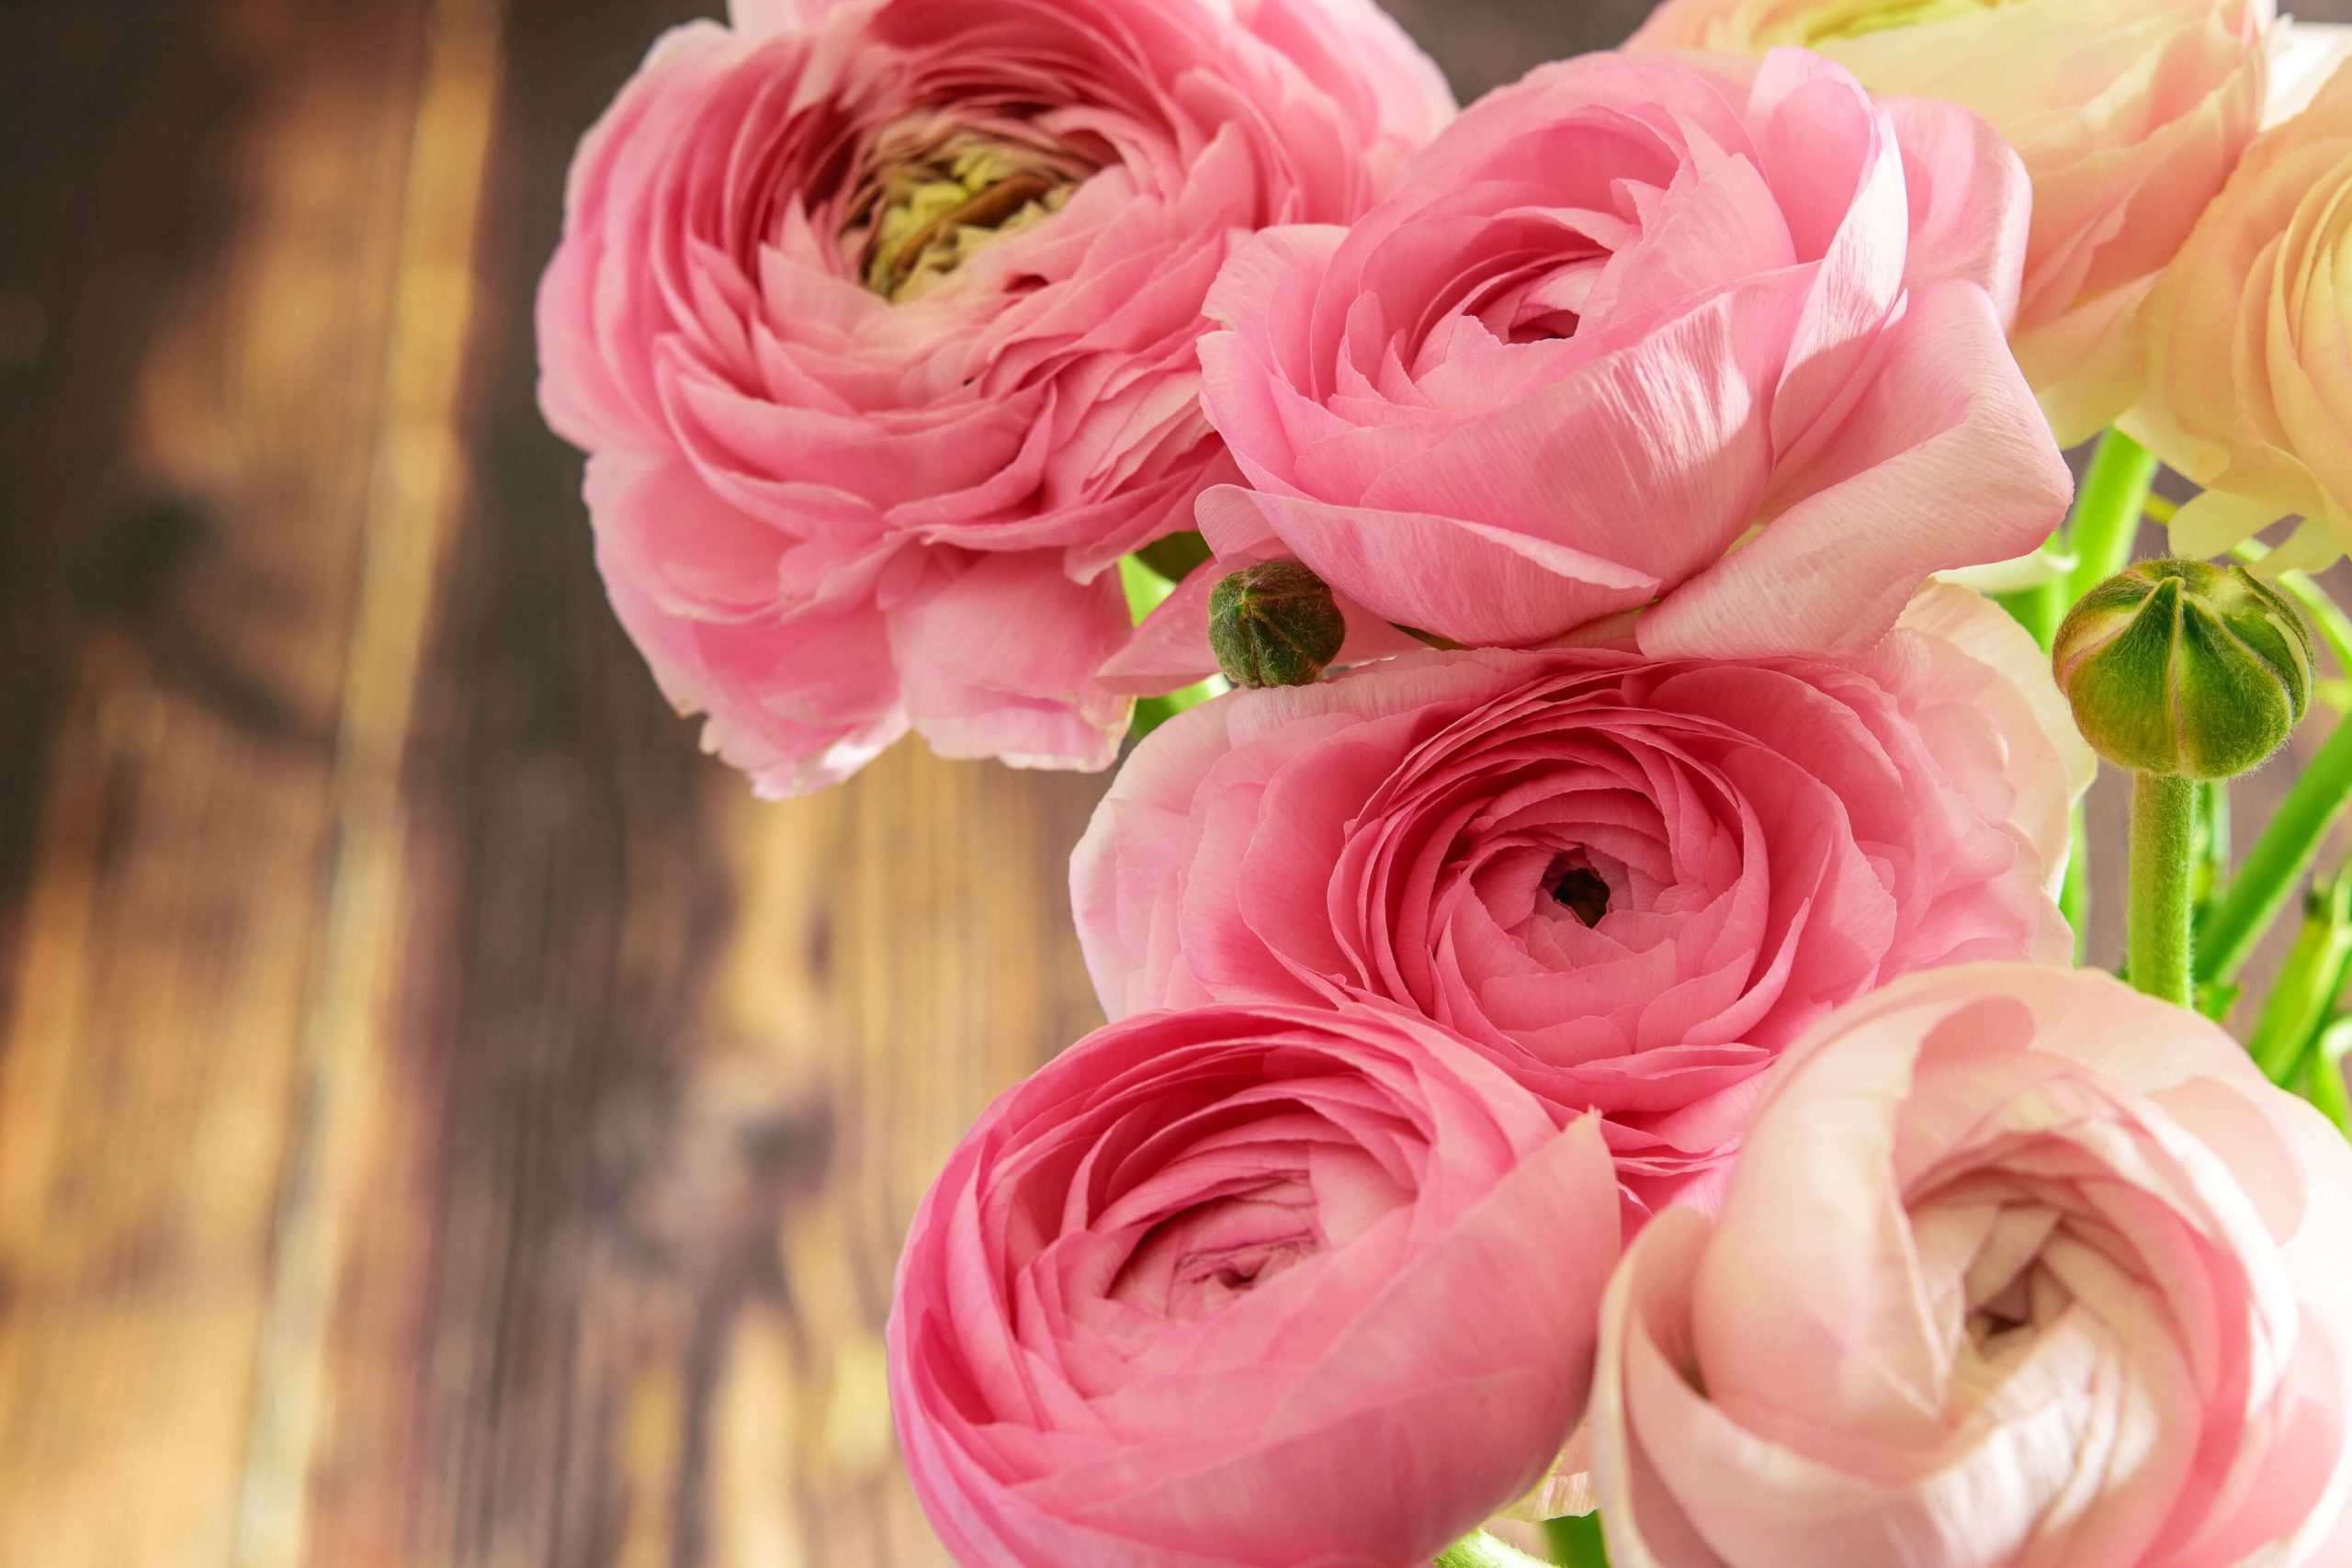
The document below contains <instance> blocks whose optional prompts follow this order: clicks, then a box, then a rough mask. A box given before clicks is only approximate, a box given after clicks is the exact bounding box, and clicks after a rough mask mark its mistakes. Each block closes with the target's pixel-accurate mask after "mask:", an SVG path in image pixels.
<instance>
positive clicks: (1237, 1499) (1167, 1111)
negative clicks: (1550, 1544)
mask: <svg viewBox="0 0 2352 1568" xmlns="http://www.w3.org/2000/svg"><path fill="white" fill-rule="evenodd" d="M1618 1224H1619V1201H1618V1197H1617V1191H1616V1181H1615V1178H1614V1175H1613V1173H1612V1171H1611V1165H1610V1160H1609V1156H1608V1152H1607V1149H1606V1147H1605V1145H1604V1144H1603V1142H1602V1139H1601V1136H1600V1128H1599V1126H1598V1124H1597V1123H1595V1122H1590V1121H1587V1122H1584V1123H1582V1124H1580V1125H1578V1126H1576V1127H1572V1128H1570V1129H1568V1130H1567V1131H1566V1132H1565V1133H1560V1132H1556V1131H1555V1121H1554V1118H1553V1116H1552V1115H1551V1114H1550V1113H1549V1112H1548V1111H1546V1109H1545V1108H1544V1106H1543V1105H1542V1104H1541V1103H1540V1102H1539V1101H1538V1100H1535V1098H1534V1097H1533V1096H1532V1095H1530V1094H1528V1093H1527V1092H1526V1091H1525V1090H1524V1089H1520V1088H1519V1087H1518V1086H1516V1085H1515V1084H1513V1083H1512V1082H1511V1081H1510V1079H1509V1078H1508V1077H1505V1076H1504V1075H1503V1074H1501V1073H1500V1072H1498V1071H1497V1070H1496V1069H1495V1068H1494V1067H1493V1066H1490V1065H1489V1064H1487V1062H1486V1061H1484V1060H1483V1059H1482V1058H1481V1057H1480V1056H1479V1055H1477V1054H1476V1052H1475V1051H1473V1050H1471V1049H1470V1048H1469V1047H1468V1046H1467V1045H1466V1044H1464V1043H1462V1042H1461V1041H1459V1040H1457V1039H1455V1038H1453V1036H1451V1035H1449V1034H1447V1033H1446V1032H1444V1031H1442V1030H1440V1029H1438V1028H1436V1027H1435V1026H1433V1025H1430V1024H1429V1023H1426V1022H1423V1021H1416V1020H1413V1019H1410V1018H1407V1017H1405V1016H1403V1015H1400V1014H1396V1013H1392V1012H1385V1011H1373V1010H1350V1011H1344V1012H1303V1011H1298V1010H1283V1009H1233V1008H1211V1009H1205V1010H1198V1011H1194V1012H1190V1013H1180V1014H1168V1015H1161V1016H1155V1017H1144V1018H1138V1019H1136V1020H1133V1021H1129V1022H1126V1023H1124V1024H1117V1025H1114V1026H1112V1027H1111V1028H1109V1029H1107V1030H1104V1031H1102V1032H1099V1033H1097V1034H1096V1035H1094V1036H1093V1037H1091V1039H1089V1040H1087V1041H1084V1042H1082V1043H1080V1044H1079V1045H1077V1046H1076V1047H1074V1048H1072V1049H1071V1050H1070V1051H1069V1052H1068V1053H1066V1054H1064V1055H1061V1056H1060V1057H1058V1058H1057V1059H1056V1060H1055V1061H1054V1062H1053V1063H1052V1064H1051V1065H1049V1066H1047V1067H1046V1068H1045V1070H1044V1071H1043V1072H1041V1073H1040V1074H1039V1075H1038V1076H1037V1077H1035V1078H1032V1079H1031V1080H1030V1081H1029V1082H1028V1083H1026V1084H1024V1085H1023V1086H1022V1087H1021V1088H1019V1089H1015V1090H1014V1091H1013V1092H1012V1093H1011V1094H1010V1095H1007V1096H1006V1097H1005V1098H1004V1099H1003V1100H1000V1101H999V1102H998V1103H997V1104H996V1105H995V1106H994V1107H993V1108H991V1109H990V1111H989V1112H988V1114H987V1115H986V1116H985V1117H983V1118H982V1120H981V1122H980V1123H979V1125H978V1126H977V1127H975V1128H974V1129H973V1130H972V1132H971V1134H969V1135H968V1136H967V1138H966V1140H965V1142H964V1143H963V1145H961V1146H960V1147H959V1148H958V1150H957V1151H956V1155H955V1156H954V1157H953V1158H951V1160H950V1161H949V1163H948V1166H947V1169H946V1172H945V1174H944V1176H943V1177H942V1179H941V1180H940V1182H939V1185H938V1186H936V1187H935V1188H933V1190H932V1192H931V1194H930V1196H929V1197H928V1198H927V1199H926V1200H925V1201H924V1203H923V1205H922V1209H921V1211H920V1212H919V1213H917V1215H916V1218H915V1223H914V1227H913V1231H912V1233H911V1235H910V1237H909V1240H908V1244H907V1251H906V1254H905V1257H904V1259H903V1260H902V1262H901V1264H900V1267H899V1279H898V1286H897V1291H896V1298H895V1302H894V1304H893V1308H892V1311H891V1316H890V1329H889V1349H890V1372H891V1394H892V1403H893V1405H894V1407H895V1410H896V1414H897V1417H898V1425H899V1436H900V1439H901V1442H902V1444H903V1446H904V1448H905V1450H906V1453H907V1459H908V1465H909V1469H910V1473H911V1475H912V1477H913V1479H914V1483H915V1489H916V1493H917V1495H918V1496H919V1497H920V1498H921V1499H922V1503H923V1506H924V1507H925V1509H926V1511H927V1512H928V1513H929V1514H930V1516H931V1517H932V1520H933V1524H934V1525H935V1526H937V1528H938V1529H939V1531H940V1534H941V1536H942V1537H943V1539H944V1540H945V1541H946V1542H947V1544H948V1546H949V1547H950V1549H951V1550H952V1551H954V1552H955V1553H956V1557H957V1559H958V1560H959V1561H961V1562H967V1563H973V1564H981V1563H989V1564H1004V1565H1007V1568H1012V1565H1019V1568H1051V1565H1056V1564H1069V1565H1070V1568H1081V1565H1091V1564H1095V1563H1100V1562H1106V1561H1111V1560H1113V1559H1114V1558H1115V1559H1116V1560H1118V1561H1121V1562H1136V1563H1144V1564H1149V1565H1152V1568H1210V1565H1224V1568H1290V1565H1292V1564H1296V1563H1303V1562H1313V1563H1343V1562H1344V1563H1362V1564H1367V1565H1371V1564H1380V1565H1393V1568H1407V1565H1408V1564H1415V1563H1419V1562H1426V1561H1427V1560H1428V1559H1429V1557H1430V1555H1431V1554H1432V1553H1433V1552H1435V1551H1437V1550H1439V1549H1440V1548H1441V1547H1442V1546H1444V1545H1445V1544H1446V1543H1447V1542H1448V1541H1450V1540H1453V1539H1454V1538H1455V1537H1457V1536H1459V1535H1460V1534H1462V1533H1463V1532H1464V1530H1466V1529H1469V1528H1470V1527H1472V1526H1474V1525H1476V1523H1477V1522H1478V1521H1479V1520H1480V1519H1481V1518H1483V1517H1486V1516H1487V1514H1488V1513H1489V1512H1490V1511H1491V1510H1493V1509H1494V1508H1496V1507H1498V1506H1501V1505H1503V1504H1505V1503H1507V1502H1509V1501H1510V1500H1511V1499H1512V1498H1513V1497H1514V1496H1516V1495H1518V1494H1520V1493H1521V1492H1522V1491H1524V1490H1525V1489H1526V1488H1527V1487H1528V1486H1529V1485H1531V1484H1532V1483H1533V1482H1534V1481H1535V1480H1536V1478H1537V1477H1538V1476H1539V1475H1540V1474H1541V1472H1542V1471H1543V1468H1544V1462H1545V1461H1546V1459H1547V1458H1548V1456H1549V1455H1550V1454H1552V1453H1553V1452H1555V1450H1557V1448H1558V1446H1559V1445H1560V1443H1561V1442H1562V1441H1563V1440H1564V1439H1565V1438H1566V1436H1567V1434H1568V1432H1569V1430H1570V1428H1571V1427H1573V1426H1574V1425H1575V1423H1576V1422H1577V1420H1578V1419H1579V1418H1580V1416H1581V1415H1582V1413H1583V1410H1584V1405H1585V1400H1586V1395H1587V1391H1588V1387H1589V1371H1590V1367H1591V1361H1592V1353H1593V1343H1594V1333H1595V1325H1596V1323H1597V1321H1598V1316H1599V1305H1600V1292H1601V1290H1602V1287H1603V1285H1604V1284H1605V1282H1606V1280H1607V1278H1608V1275H1609V1271H1610V1270H1611V1268H1612V1267H1613V1266H1614V1264H1615V1262H1616V1259H1617V1255H1618ZM1539 1228H1540V1229H1541V1231H1542V1233H1543V1234H1544V1235H1545V1236H1546V1238H1547V1240H1546V1245H1545V1246H1544V1247H1540V1248H1532V1249H1531V1248H1530V1247H1527V1245H1526V1238H1527V1237H1528V1236H1529V1235H1531V1234H1534V1232H1535V1231H1536V1230H1537V1229H1539Z"/></svg>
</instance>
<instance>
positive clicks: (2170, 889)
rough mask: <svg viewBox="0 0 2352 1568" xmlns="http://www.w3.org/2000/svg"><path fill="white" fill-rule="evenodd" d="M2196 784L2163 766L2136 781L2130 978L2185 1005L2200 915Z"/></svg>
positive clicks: (2138, 985)
mask: <svg viewBox="0 0 2352 1568" xmlns="http://www.w3.org/2000/svg"><path fill="white" fill-rule="evenodd" d="M2196 840H2197V783H2196V781H2195V780H2193V779H2183V778H2169V777H2165V776H2164V775H2162V774H2158V773H2140V774H2138V775H2136V776H2134V777H2133V779H2132V781H2131V924H2130V930H2129V933H2128V934H2129V938H2130V947H2131V967H2130V971H2129V973H2130V975H2131V984H2132V986H2133V987H2136V988H2137V989H2139V990H2142V991H2144V992H2146V993H2147V994H2148V995H2149V996H2152V997H2159V998H2163V999H2164V1000H2165V1001H2168V1002H2176V1003H2177V1004H2179V1005H2180V1006H2182V1007H2187V1006H2188V1002H2189V992H2190V987H2191V982H2192V978H2193V971H2192V968H2191V966H2190V964H2189V934H2190V929H2191V927H2192V926H2193V925H2194V923H2195V918H2196V908H2197V905H2196V896H2195V871H2196V865H2195V858H2194V857H2195V854H2196Z"/></svg>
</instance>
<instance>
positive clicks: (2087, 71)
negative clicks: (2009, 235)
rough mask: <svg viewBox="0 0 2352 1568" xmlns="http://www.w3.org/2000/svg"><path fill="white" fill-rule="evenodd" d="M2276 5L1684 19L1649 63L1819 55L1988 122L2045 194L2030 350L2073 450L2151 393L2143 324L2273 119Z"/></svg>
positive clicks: (2038, 193) (1891, 1)
mask: <svg viewBox="0 0 2352 1568" xmlns="http://www.w3.org/2000/svg"><path fill="white" fill-rule="evenodd" d="M2274 16H2275V11H2274V6H2273V0H1928V3H1925V4H1922V3H1920V0H1667V3H1666V4H1665V5H1663V6H1659V7H1658V9H1657V13H1656V14H1655V15H1654V16H1652V17H1651V18H1650V20H1649V23H1648V24H1647V25H1646V26H1645V28H1643V29H1642V30H1641V32H1640V33H1639V34H1637V35H1636V36H1635V38H1634V48H1636V49H1691V50H1713V51H1728V52H1732V53H1739V54H1747V53H1759V52H1761V51H1765V50H1768V49H1771V48H1774V47H1776V46H1781V45H1787V44H1797V45H1802V46H1804V47H1805V48H1808V49H1812V50H1815V51H1819V52H1820V53H1822V54H1824V55H1826V56H1827V57H1828V58H1829V59H1832V60H1835V61H1836V62H1838V63H1839V64H1840V65H1842V66H1844V67H1845V68H1847V69H1848V70H1849V71H1851V72H1853V73H1854V74H1855V75H1856V76H1858V77H1860V79H1861V81H1862V84H1863V85H1865V86H1867V87H1869V88H1870V89H1871V91H1872V92H1874V93H1902V94H1910V95H1915V96H1919V97H1928V98H1944V99H1949V100H1951V102H1953V103H1957V104H1961V105H1962V106H1964V107H1968V108H1970V109H1973V110H1974V111H1975V112H1976V113H1978V114H1980V115H1983V116H1984V117H1985V119H1986V120H1988V121H1990V122H1991V124H1992V126H1993V128H1994V129H1995V130H1998V131H1999V132H2000V133H2001V134H2002V135H2003V136H2005V137H2007V139H2008V140H2009V141H2010V142H2011V143H2012V144H2014V145H2015V146H2016V148H2017V150H2018V152H2019V153H2020V154H2021V155H2022V156H2023V158H2024V160H2025V166H2026V169H2027V171H2028V172H2029V173H2030V175H2032V177H2033V229H2032V235H2031V239H2030V242H2029V244H2028V247H2027V253H2026V264H2025V279H2024V286H2023V292H2022V296H2021V299H2020V301H2019V305H2018V322H2017V333H2016V340H2015V344H2016V348H2017V353H2018V358H2019V360H2020V361H2021V362H2022V363H2023V364H2024V366H2025V370H2026V376H2027V378H2028V379H2029V380H2030V381H2031V382H2032V383H2033V385H2034V387H2035V389H2037V390H2038V391H2040V392H2041V400H2042V404H2043V407H2044V408H2045V409H2046V410H2047V412H2049V415H2050V419H2051V423H2052V425H2053V426H2054V427H2055V429H2056V431H2057V433H2058V435H2059V436H2060V438H2061V439H2062V440H2064V441H2065V442H2067V443H2068V444H2070V445H2071V444H2073V443H2075V442H2077V441H2082V440H2086V439H2088V438H2089V437H2090V436H2092V435H2094V434H2097V433H2098V430H2099V429H2100V428H2101V427H2102V426H2104V425H2106V424H2107V423H2109V421H2111V420H2113V419H2114V418H2115V417H2116V416H2117V415H2118V414H2120V413H2121V412H2123V410H2124V408H2125V407H2126V405H2128V404H2129V403H2130V402H2131V400H2132V397H2133V395H2134V393H2135V392H2136V390H2137V388H2138V385H2139V375H2140V363H2139V356H2138V345H2137V343H2136V341H2135V340H2134V337H2133V333H2132V315H2133V312H2134V311H2135V310H2137V309H2138V307H2139V304H2140V302H2141V301H2142V300H2143V299H2145V298H2146V297H2147V293H2148V289H2149V288H2150V287H2151V286H2152V285H2153V284H2154V282H2155V280H2156V277H2157V276H2158V275H2159V274H2161V273H2162V272H2163V271H2164V269H2165V265H2166V264H2167V263H2169V262H2170V261H2171V260H2172V258H2173V256H2174V254H2176V253H2177V251H2178V250H2179V249H2180V246H2181V243H2182V242H2183V241H2185V240H2187V239H2188V231H2189V229H2190V228H2191V226H2193V225H2194V224H2195V223H2196V221H2197V215H2198V214H2199V212H2201V211H2203V210H2204V208H2205V204H2206V203H2207V202H2208V201H2210V200H2211V199H2212V197H2213V196H2214V194H2215V193H2216V192H2218V191H2219V190H2220V189H2221V188H2222V182H2223V181H2224V180H2226V179H2228V178H2229V176H2230V170H2231V168H2232V167H2233V165H2234V164H2236V163H2237V160H2238V156H2239V154H2240V153H2241V152H2244V151H2245V145H2246V143H2247V141H2249V140H2251V139H2252V137H2253V135H2254V132H2255V128H2256V125H2257V124H2259V123H2260V121H2261V118H2262V108H2263V94H2264V67H2265V49H2264V36H2265V33H2266V31H2267V28H2269V26H2270V24H2271V22H2272V20H2273V17H2274Z"/></svg>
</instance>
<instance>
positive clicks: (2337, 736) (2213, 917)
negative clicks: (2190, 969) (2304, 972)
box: [2197, 719, 2352, 985]
mask: <svg viewBox="0 0 2352 1568" xmlns="http://www.w3.org/2000/svg"><path fill="white" fill-rule="evenodd" d="M2346 802H2352V719H2342V720H2339V721H2337V723H2336V726H2335V733H2334V734H2332V735H2330V736H2329V737H2328V738H2327V742H2326V744H2325V745H2324V746H2322V747H2321V748H2320V749H2319V754H2318V755H2317V756H2315V757H2313V758H2312V760H2311V762H2310V763H2309V764H2308V765H2307V766H2306V767H2305V768H2304V769H2303V771H2302V772H2301V773H2300V774H2298V775H2297V776H2296V779H2295V783H2294V785H2293V787H2291V788H2290V789H2289V790H2288V792H2287V798H2286V799H2285V800H2282V801H2280V802H2279V803H2278V810H2277V811H2276V812H2274V813H2272V814H2271V818H2270V821H2269V823H2268V824H2267V826H2265V827H2264V828H2263V829H2262V835H2261V837H2259V838H2257V839H2256V840H2255V841H2254V848H2253V849H2251V850H2250V851H2248V852H2246V857H2245V865H2244V866H2243V867H2242V868H2241V869H2240V870H2239V872H2238V875H2237V880H2236V881H2234V882H2233V883H2231V884H2230V889H2229V891H2228V892H2227V893H2224V894H2223V895H2222V897H2220V899H2218V900H2217V901H2216V902H2215V903H2214V904H2213V905H2212V907H2211V908H2209V909H2208V910H2207V911H2206V913H2205V918H2204V919H2202V920H2200V921H2199V923H2198V927H2197V977H2198V979H2199V980H2200V981H2202V982H2204V983H2205V984H2207V985H2225V984H2227V983H2228V982H2230V981H2233V980H2234V979H2236V978H2237V976H2238V971H2239V970H2240V969H2242V968H2244V967H2245V961H2246V959H2247V957H2248V956H2249V955H2251V954H2252V953H2253V952H2254V949H2255V944H2256V943H2257V942H2260V941H2261V940H2262V933H2263V932H2264V931H2267V930H2269V929H2270V922H2271V921H2272V920H2273V919H2277V918H2278V911H2279V910H2280V909H2281V908H2284V907H2285V906H2286V903H2287V900H2288V899H2289V898H2290V897H2293V896H2294V892H2295V885H2296V884H2297V883H2299V882H2301V880H2302V876H2303V873H2304V872H2306V871H2308V870H2310V869H2311V863H2312V857H2313V856H2315V855H2316V854H2318V853H2319V847H2320V845H2321V843H2322V842H2324V840H2326V838H2327V833H2328V829H2330V828H2333V827H2334V826H2335V820H2336V818H2339V817H2341V816H2342V815H2343V814H2344V807H2345V805H2346Z"/></svg>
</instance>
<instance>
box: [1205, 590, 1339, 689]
mask: <svg viewBox="0 0 2352 1568" xmlns="http://www.w3.org/2000/svg"><path fill="white" fill-rule="evenodd" d="M1347 637H1348V623H1347V620H1346V618H1345V617H1344V616H1342V615H1340V606H1339V605H1338V604H1336V603H1334V602H1333V600H1332V598H1331V590H1330V589H1329V587H1327V586H1325V584H1324V581H1323V580H1322V579H1321V578H1319V577H1317V576H1316V575H1315V574H1314V573H1313V572H1312V571H1309V570H1307V569H1306V568H1305V567H1303V566H1301V565H1299V564H1298V562H1296V561H1295V560H1270V561H1266V562H1263V563H1262V564H1261V565H1258V566H1252V567H1245V568H1243V569H1242V570H1239V571H1237V572H1235V573H1234V574H1233V575H1232V576H1230V577H1227V579H1225V581H1222V582H1219V583H1218V584H1217V585H1216V587H1215V588H1213V589H1211V590H1210V591H1209V646H1210V647H1211V648H1212V649H1216V661H1217V664H1218V666H1219V667H1220V668H1221V669H1223V670H1224V671H1225V678H1226V679H1227V680H1228V681H1230V682H1233V683H1234V684H1235V685H1237V686H1305V685H1308V684H1311V683H1312V682H1314V681H1315V680H1316V679H1317V677H1319V676H1320V675H1321V674H1322V673H1323V671H1324V668H1325V667H1326V666H1327V665H1329V663H1330V662H1331V660H1334V659H1337V658H1339V657H1340V644H1341V643H1343V642H1345V641H1346V640H1347Z"/></svg>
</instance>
